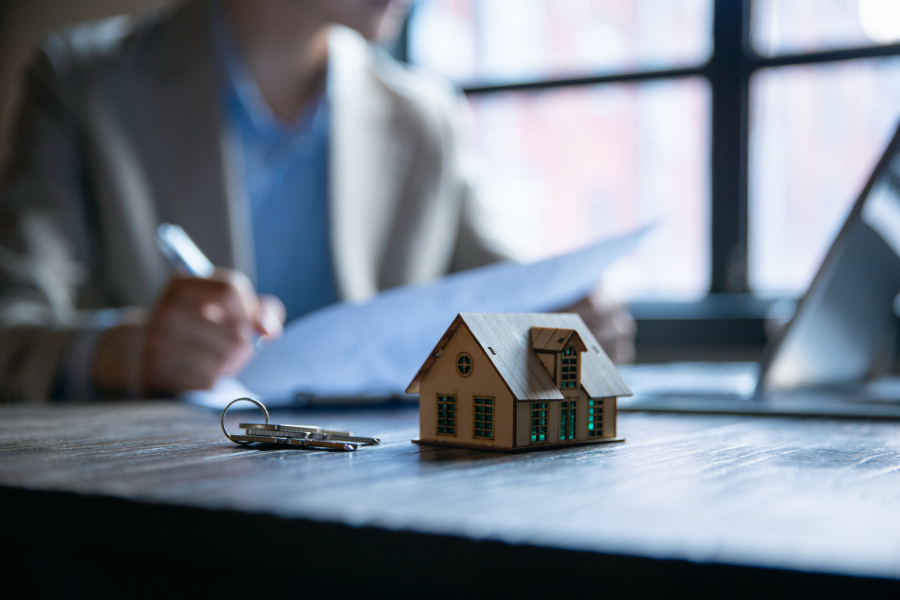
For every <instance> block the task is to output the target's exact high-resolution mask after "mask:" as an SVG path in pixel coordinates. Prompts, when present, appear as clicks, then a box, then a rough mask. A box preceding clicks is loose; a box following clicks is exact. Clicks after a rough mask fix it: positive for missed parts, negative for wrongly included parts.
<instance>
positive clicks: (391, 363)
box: [186, 228, 648, 406]
mask: <svg viewBox="0 0 900 600" xmlns="http://www.w3.org/2000/svg"><path fill="white" fill-rule="evenodd" d="M647 229H648V228H643V229H641V230H638V231H636V232H634V233H631V234H628V235H624V236H621V237H616V238H611V239H607V240H604V241H601V242H599V243H596V244H594V245H592V246H589V247H588V248H585V249H583V250H579V251H577V252H573V253H570V254H566V255H563V256H557V257H554V258H550V259H547V260H543V261H540V262H536V263H532V264H519V263H514V262H503V263H498V264H494V265H489V266H486V267H481V268H478V269H471V270H468V271H461V272H459V273H454V274H452V275H448V276H447V277H444V278H442V279H440V280H438V281H435V282H433V283H429V284H424V285H414V286H406V287H401V288H394V289H391V290H387V291H385V292H383V293H381V294H379V295H378V296H376V297H375V298H373V299H372V300H371V301H369V302H365V303H361V304H353V303H340V304H334V305H332V306H328V307H326V308H323V309H321V310H318V311H316V312H313V313H311V314H309V315H306V316H304V317H301V318H300V319H297V320H296V321H293V322H291V323H290V324H289V325H288V326H287V328H286V329H285V332H284V335H283V336H282V337H281V338H280V339H278V340H275V341H274V342H272V343H271V344H269V345H268V346H267V347H265V348H264V349H263V350H261V351H260V352H259V354H257V355H256V356H255V357H254V358H253V360H252V361H251V362H250V363H249V364H248V365H247V366H246V367H245V368H244V370H243V371H242V372H241V374H240V375H239V377H238V378H237V380H234V379H225V380H222V381H220V382H219V384H218V385H217V386H216V388H214V389H213V390H210V391H208V392H191V393H190V394H187V395H186V399H187V400H188V401H191V402H195V403H199V404H206V405H212V406H224V405H225V404H226V403H227V402H229V401H231V400H233V399H235V398H237V397H241V396H252V397H255V398H258V399H261V400H263V401H265V402H266V403H267V404H268V405H269V406H277V405H283V404H289V403H292V402H294V401H296V400H297V399H303V398H310V397H313V398H348V397H353V398H360V399H361V398H363V397H373V396H374V397H385V396H396V395H400V394H403V393H404V390H405V389H406V387H407V386H408V385H409V383H410V381H412V378H413V377H414V376H415V374H416V372H417V371H418V370H419V367H421V366H422V363H424V362H425V359H426V358H428V355H429V353H430V352H431V350H432V349H433V348H434V345H435V344H436V343H437V342H438V340H439V339H440V338H441V336H442V335H443V333H444V331H445V330H446V329H447V327H449V325H450V323H451V322H452V321H453V319H454V318H455V317H456V315H457V314H458V313H462V312H546V311H551V310H556V309H559V308H562V307H565V306H568V305H570V304H573V303H575V302H577V301H578V300H579V299H581V298H583V297H584V296H585V295H586V294H587V293H589V292H590V291H591V290H592V289H594V288H595V287H596V286H597V284H598V283H599V281H600V278H601V275H602V273H603V270H604V269H605V268H606V267H607V266H609V264H610V263H612V262H613V261H614V260H615V259H617V258H619V257H620V256H622V255H623V254H625V253H627V252H628V251H630V250H631V249H633V248H634V247H635V246H636V245H637V243H638V241H639V239H640V238H641V237H642V236H643V234H644V233H645V232H646V230H647Z"/></svg>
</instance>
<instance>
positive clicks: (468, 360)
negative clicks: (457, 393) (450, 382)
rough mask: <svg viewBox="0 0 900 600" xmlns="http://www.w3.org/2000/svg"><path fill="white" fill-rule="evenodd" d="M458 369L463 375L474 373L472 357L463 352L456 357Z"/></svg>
mask: <svg viewBox="0 0 900 600" xmlns="http://www.w3.org/2000/svg"><path fill="white" fill-rule="evenodd" d="M456 370H457V371H459V374H460V375H462V376H463V377H468V376H469V375H471V374H472V357H471V356H469V355H468V354H466V353H465V352H463V353H462V354H460V355H459V357H458V358H457V359H456Z"/></svg>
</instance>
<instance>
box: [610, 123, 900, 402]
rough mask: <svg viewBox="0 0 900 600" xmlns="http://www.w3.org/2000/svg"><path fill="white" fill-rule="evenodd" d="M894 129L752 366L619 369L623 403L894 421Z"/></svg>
mask: <svg viewBox="0 0 900 600" xmlns="http://www.w3.org/2000/svg"><path fill="white" fill-rule="evenodd" d="M898 294H900V127H898V129H897V131H896V132H895V134H894V137H893V139H892V140H891V142H890V144H889V145H888V147H887V150H886V151H885V152H884V154H883V155H882V157H881V160H879V162H878V165H877V166H876V167H875V170H874V171H873V172H872V175H871V176H870V178H869V180H868V182H867V183H866V186H865V187H864V188H863V191H862V193H861V194H860V196H859V198H858V199H857V201H856V203H855V204H854V206H853V209H852V210H851V211H850V215H849V216H848V217H847V220H846V222H845V223H844V225H843V227H842V228H841V231H840V233H839V234H838V236H837V238H835V241H834V243H833V244H832V246H831V248H830V249H829V251H828V254H827V255H826V257H825V260H824V261H823V262H822V266H821V267H820V268H819V271H818V273H816V276H815V278H814V279H813V282H812V283H811V284H810V287H809V290H808V291H807V292H806V294H805V295H804V296H803V298H802V299H801V301H800V302H799V304H798V306H797V311H796V313H795V315H794V317H793V318H792V319H791V321H790V322H789V323H788V325H787V326H786V327H785V328H784V329H782V331H781V332H780V333H779V334H777V335H776V336H775V337H773V338H772V339H771V340H770V342H769V343H768V345H767V346H766V348H765V350H764V351H763V353H762V355H761V358H760V360H759V361H758V363H755V364H750V363H743V364H741V363H723V364H716V363H676V364H670V365H635V366H632V367H628V368H626V369H623V372H624V374H625V378H626V380H627V381H628V383H629V385H631V387H632V389H633V390H634V392H635V395H634V396H633V397H631V398H623V399H620V401H619V408H620V409H621V410H643V411H665V412H703V413H739V414H781V415H794V416H830V417H856V418H890V419H900V377H898V376H895V375H891V374H890V371H891V369H892V368H893V366H894V353H895V346H896V339H897V314H900V298H898Z"/></svg>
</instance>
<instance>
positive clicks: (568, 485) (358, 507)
mask: <svg viewBox="0 0 900 600" xmlns="http://www.w3.org/2000/svg"><path fill="white" fill-rule="evenodd" d="M257 415H258V413H255V412H252V411H248V412H246V413H245V412H238V411H235V412H234V414H233V418H232V413H231V412H230V413H229V420H230V422H231V423H232V426H235V425H236V424H237V422H238V421H239V420H245V421H246V420H254V419H256V418H257ZM272 421H273V422H278V423H297V424H315V425H321V426H325V427H328V428H333V429H344V430H347V429H349V430H352V431H353V432H354V433H356V434H359V435H366V436H374V437H380V438H381V439H382V444H381V445H380V446H377V447H363V448H360V450H359V451H358V452H355V453H334V452H327V451H307V450H296V449H277V448H274V449H273V448H269V449H259V448H255V447H239V446H236V445H235V444H233V443H231V442H229V441H227V440H226V439H225V437H224V436H223V434H222V432H221V430H220V429H219V414H218V413H214V412H209V411H206V410H202V409H196V408H192V407H189V406H185V405H182V404H177V403H173V402H141V403H137V402H136V403H123V404H104V405H82V406H77V405H71V406H3V407H0V485H2V486H4V487H3V492H4V493H5V494H7V496H9V494H14V495H15V494H19V496H15V497H17V498H21V494H23V493H25V492H23V491H22V490H28V491H29V492H28V493H34V492H74V493H76V495H77V497H79V498H85V497H87V498H108V497H112V498H121V499H126V500H128V501H137V502H138V505H140V506H179V507H190V508H199V509H204V510H208V509H215V510H219V511H221V510H225V511H226V512H228V513H229V514H251V515H268V516H274V517H277V518H278V519H279V522H291V521H292V520H302V521H309V522H319V523H337V524H341V525H345V526H351V527H364V528H365V527H369V528H375V529H378V530H387V531H392V532H393V531H405V532H416V533H423V534H437V535H440V536H450V537H453V538H463V539H469V540H491V541H499V542H503V543H506V544H521V545H525V546H529V547H532V546H533V547H539V548H558V549H566V550H572V551H590V552H597V553H603V554H606V555H623V556H638V557H646V558H651V559H675V560H684V561H689V562H691V563H701V564H706V563H710V564H726V565H745V566H752V567H771V568H777V569H787V570H798V571H805V572H821V573H832V574H843V575H854V576H859V575H862V576H869V577H880V578H890V579H900V424H896V423H889V422H860V421H852V422H850V421H840V420H824V419H823V420H813V419H779V418H759V417H739V416H698V415H666V414H644V413H634V414H623V415H621V416H620V420H619V433H620V435H622V436H624V437H625V438H626V440H627V441H626V442H625V443H623V444H606V445H600V446H584V447H575V448H568V449H561V450H551V451H547V452H535V453H527V454H522V455H504V454H497V453H493V452H482V451H477V450H465V449H454V448H439V447H430V446H417V445H415V444H412V443H410V439H412V438H414V437H418V416H417V410H416V409H415V408H410V407H408V406H400V407H382V408H367V409H354V410H348V409H343V410H342V409H315V410H313V409H309V410H306V411H293V412H276V411H273V413H272ZM7 496H0V498H4V497H7ZM9 497H12V496H9ZM26 497H28V496H26ZM66 497H68V496H66ZM223 514H224V513H223ZM223 526H225V527H227V522H225V524H224V525H223ZM22 527H25V529H21V528H22ZM27 527H30V525H28V526H26V525H21V526H20V529H21V531H26V532H27V531H29V530H28V529H27ZM33 527H34V528H35V530H36V529H37V528H39V524H34V525H33ZM35 535H38V534H37V533H36V534H35Z"/></svg>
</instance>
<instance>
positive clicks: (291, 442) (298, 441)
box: [222, 398, 381, 452]
mask: <svg viewBox="0 0 900 600" xmlns="http://www.w3.org/2000/svg"><path fill="white" fill-rule="evenodd" d="M235 402H252V403H253V404H255V405H256V406H258V407H259V408H260V410H262V411H263V414H265V416H266V422H265V423H241V424H240V425H238V427H240V428H241V429H243V430H244V433H243V434H233V433H228V430H227V429H225V413H226V412H228V409H229V408H230V407H231V405H232V404H234V403H235ZM222 433H224V434H225V437H227V438H228V439H229V440H231V441H232V442H234V443H236V444H253V443H257V442H258V443H262V444H278V445H282V446H292V447H300V448H310V449H322V450H339V451H343V452H353V451H355V450H356V449H357V448H358V447H359V446H373V445H375V444H379V443H381V440H379V439H378V438H370V437H361V436H355V435H353V434H352V433H351V432H349V431H332V430H330V429H323V428H321V427H317V426H315V425H278V424H275V423H269V411H268V410H266V407H265V406H264V405H263V404H262V403H261V402H259V401H257V400H254V399H252V398H238V399H237V400H232V401H231V402H230V403H229V404H228V406H226V407H225V410H223V411H222Z"/></svg>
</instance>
